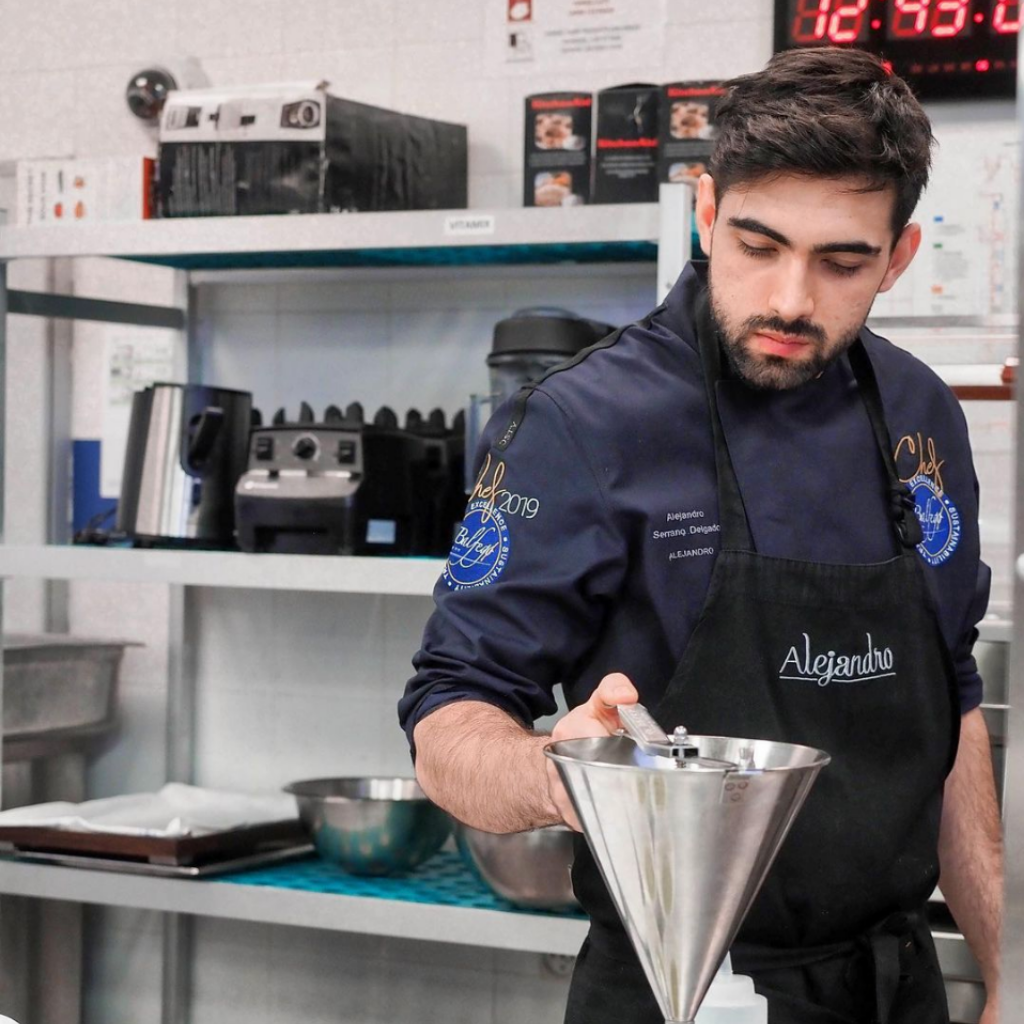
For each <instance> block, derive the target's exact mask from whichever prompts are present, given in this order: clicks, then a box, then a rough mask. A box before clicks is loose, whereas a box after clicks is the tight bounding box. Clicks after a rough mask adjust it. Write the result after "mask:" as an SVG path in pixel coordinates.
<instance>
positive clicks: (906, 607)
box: [566, 299, 960, 1024]
mask: <svg viewBox="0 0 1024 1024" xmlns="http://www.w3.org/2000/svg"><path fill="white" fill-rule="evenodd" d="M700 306H701V308H699V310H698V324H699V330H698V337H699V341H700V349H701V360H702V364H703V368H704V376H705V382H706V385H707V393H708V402H709V407H710V412H711V423H712V428H713V434H714V444H715V460H716V467H717V472H718V499H719V512H720V517H721V528H722V533H721V537H722V546H721V551H720V553H719V555H718V557H717V559H716V562H715V567H714V571H713V574H712V578H711V583H710V586H709V589H708V594H707V598H706V601H705V603H704V607H703V610H702V612H701V615H700V618H699V620H698V622H697V626H696V628H695V629H694V632H693V634H692V636H691V637H690V640H689V643H688V644H687V647H686V649H685V652H684V654H683V658H682V660H681V661H680V663H679V665H678V667H677V668H676V671H675V674H674V675H673V677H672V680H671V682H670V683H669V685H668V688H667V690H666V692H665V696H664V698H663V699H662V701H661V703H660V705H659V706H658V708H657V709H656V711H655V716H656V717H657V719H658V720H659V722H660V723H661V725H662V726H663V727H664V728H666V729H667V731H669V732H671V731H672V729H673V727H675V726H676V725H685V726H686V727H687V728H688V729H689V730H690V731H691V732H693V733H695V734H705V735H726V736H746V737H752V738H758V739H768V740H776V741H780V742H785V743H799V744H806V745H807V746H811V747H817V748H820V749H822V750H826V751H828V752H829V753H830V754H831V755H832V763H831V764H830V765H829V766H828V767H827V768H825V769H824V770H823V771H822V773H821V774H820V775H819V777H818V781H817V782H816V783H815V786H814V788H813V789H812V791H811V794H810V796H809V798H808V800H807V802H806V804H805V805H804V808H803V810H802V811H801V813H800V815H799V816H798V818H797V820H796V823H795V825H794V826H793V829H792V831H791V832H790V835H789V837H788V838H787V839H786V841H785V843H784V844H783V847H782V849H781V851H780V853H779V856H778V859H777V860H776V862H775V865H774V866H773V868H772V870H771V872H770V873H769V876H768V878H767V879H766V881H765V884H764V886H763V888H762V890H761V892H760V893H759V894H758V897H757V899H756V900H755V901H754V904H753V906H752V907H751V910H750V913H749V914H748V916H747V918H746V920H745V921H744V924H743V927H742V929H741V930H740V933H739V936H738V938H737V941H736V943H735V944H734V945H733V950H732V955H733V966H734V968H735V970H736V971H737V972H739V973H742V974H749V975H751V976H752V977H753V978H754V981H755V985H756V987H757V989H758V991H760V992H761V993H762V994H763V995H765V996H767V997H768V1001H769V1022H770V1024H947V1022H948V1019H949V1017H948V1010H947V1007H946V998H945V991H944V987H943V983H942V977H941V973H940V970H939V967H938V962H937V959H936V955H935V948H934V945H933V943H932V939H931V935H930V932H929V929H928V925H927V922H926V920H925V917H924V907H925V904H926V903H927V900H928V897H929V896H930V895H931V893H932V891H933V889H934V888H935V885H936V882H937V881H938V873H939V863H938V852H937V846H938V835H939V823H940V817H941V812H942V787H943V782H944V779H945V777H946V775H947V774H948V773H949V770H950V769H951V768H952V766H953V761H954V759H955V757H956V750H957V744H958V742H959V729H960V713H959V700H958V693H957V683H956V673H955V669H954V666H953V662H952V659H951V657H950V655H949V651H948V649H947V647H946V644H945V641H944V639H943V636H942V633H941V631H940V627H939V622H938V618H937V615H936V612H935V607H934V602H933V600H932V596H931V592H930V590H929V586H928V582H927V580H926V579H925V576H924V571H923V568H922V566H921V564H920V559H919V558H918V556H917V554H916V553H915V550H914V548H915V545H916V544H917V543H918V542H920V539H921V533H920V524H919V523H918V521H917V518H916V515H915V514H914V511H913V501H912V499H911V497H910V495H909V493H908V491H907V488H906V487H905V486H904V485H903V484H901V483H900V482H899V478H898V475H897V472H896V466H895V463H894V460H893V457H892V454H891V452H892V446H891V442H890V439H889V433H888V429H887V427H886V423H885V415H884V411H883V408H882V401H881V397H880V395H879V391H878V384H877V381H876V379H875V375H874V371H873V369H872V367H871V363H870V360H869V358H868V355H867V352H866V351H865V350H864V347H863V345H862V344H861V342H860V341H857V342H856V343H855V344H854V345H853V346H852V347H851V349H850V351H849V358H850V364H851V366H852V368H853V371H854V375H855V377H856V380H857V384H858V389H859V393H860V395H861V398H862V400H863V402H864V405H865V408H866V410H867V414H868V418H869V419H870V422H871V427H872V430H873V433H874V436H875V440H876V442H877V447H878V451H879V456H880V458H881V459H882V461H883V464H884V466H885V473H886V478H887V480H888V486H889V497H890V508H891V513H892V521H893V525H894V528H895V540H894V546H895V548H896V549H897V553H896V555H895V557H894V558H892V559H891V560H890V561H887V562H882V563H877V564H870V565H831V564H825V563H817V562H802V561H796V560H792V559H785V558H773V557H769V556H765V555H760V554H758V553H757V552H756V551H755V548H754V543H753V540H752V537H751V533H750V527H749V524H748V521H747V516H746V512H745V509H744V506H743V499H742V495H741V492H740V489H739V483H738V481H737V479H736V474H735V471H734V469H733V465H732V460H731V458H730V456H729V450H728V447H727V444H726V440H725V433H724V430H723V427H722V422H721V418H720V416H719V413H718V401H717V395H718V394H719V393H720V389H722V388H724V387H742V386H743V385H742V384H741V383H740V382H738V381H732V380H723V374H722V357H721V349H720V346H719V343H718V339H717V336H716V334H715V332H714V328H713V327H712V325H711V321H710V318H709V316H708V314H707V308H706V299H704V300H702V302H701V303H700ZM851 486H856V482H851ZM573 884H574V886H575V888H576V892H577V895H578V897H579V899H580V902H581V903H582V904H583V906H584V908H585V909H586V910H587V912H588V913H589V914H590V917H591V930H590V935H589V936H588V939H587V941H586V943H585V944H584V947H583V949H582V950H581V951H580V956H579V957H578V959H577V966H576V971H575V973H574V975H573V983H572V987H571V989H570V994H569V1005H568V1009H567V1013H566V1024H661V1021H662V1017H661V1014H660V1013H659V1011H658V1008H657V1004H656V1002H655V1000H654V997H653V995H652V993H651V991H650V988H649V986H648V984H647V981H646V979H645V977H644V975H643V972H642V969H641V967H640V965H639V962H638V960H637V958H636V955H635V953H634V952H633V947H632V945H631V943H630V942H629V939H628V938H627V936H626V934H625V931H624V930H623V928H622V925H621V922H620V921H619V918H618V914H617V912H616V911H615V908H614V905H613V904H612V902H611V898H610V896H609V895H608V892H607V890H606V888H605V886H604V883H603V882H602V880H601V878H600V875H599V873H598V870H597V867H596V865H595V863H594V860H593V857H592V856H591V854H590V850H589V848H588V847H587V846H586V843H585V842H582V841H581V842H579V843H578V844H577V859H576V864H575V866H574V869H573Z"/></svg>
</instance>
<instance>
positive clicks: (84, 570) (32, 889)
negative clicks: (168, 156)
mask: <svg viewBox="0 0 1024 1024" xmlns="http://www.w3.org/2000/svg"><path fill="white" fill-rule="evenodd" d="M690 209H691V203H690V192H689V189H688V188H686V187H685V186H663V191H662V196H661V202H660V203H658V204H639V205H638V204H633V205H624V206H600V207H579V208H572V209H554V210H542V209H510V210H495V211H488V210H466V211H441V212H433V211H428V212H410V213H386V214H359V215H357V216H355V215H353V216H344V215H311V216H302V217H253V218H202V219H188V220H176V221H150V222H143V223H132V224H105V225H104V224H101V225H93V226H82V225H78V226H74V227H60V228H31V229H25V228H17V227H0V414H2V412H3V401H4V396H5V374H4V368H5V355H6V318H7V314H9V313H17V314H26V315H37V316H43V317H52V318H69V319H86V320H97V321H105V322H115V323H129V324H137V325H145V326H160V327H167V328H171V329H174V330H179V331H181V332H182V337H183V340H184V343H185V346H186V348H187V359H186V360H185V361H186V362H187V365H188V378H189V379H190V380H198V379H200V372H199V368H200V355H199V352H198V340H197V338H196V337H195V325H194V323H193V320H192V317H191V315H190V311H191V308H192V306H193V302H194V291H195V289H194V285H195V282H197V281H200V280H201V281H203V282H207V281H210V280H223V281H225V282H229V281H232V280H240V279H244V277H245V275H247V274H253V273H255V274H260V273H261V272H264V271H267V272H271V273H285V274H287V275H289V276H291V275H293V274H304V273H305V274H310V273H313V274H319V273H322V272H325V271H326V272H333V271H335V270H337V269H338V268H362V270H360V271H359V272H360V273H363V272H371V271H372V272H374V273H376V272H378V271H380V270H388V268H416V269H414V270H412V271H411V273H414V274H420V273H428V274H435V273H436V274H439V275H444V274H445V273H451V272H452V268H470V267H474V266H479V267H486V266H496V265H500V266H503V267H516V266H524V265H533V266H536V265H545V266H550V267H552V269H557V268H558V267H579V266H580V265H585V264H592V263H603V264H610V263H615V264H621V263H649V264H651V263H654V262H655V261H657V264H658V266H657V291H658V295H659V296H661V295H663V294H664V293H665V292H666V291H667V290H668V288H669V287H670V286H671V284H672V283H673V282H674V281H675V278H676V276H677V275H678V273H679V271H680V270H681V268H682V266H683V264H684V263H685V262H686V260H687V259H688V258H689V254H690ZM83 256H102V257H111V258H116V259H124V260H129V261H137V262H141V263H147V264H153V265H159V266H164V267H168V268H172V269H173V270H175V271H176V272H177V280H176V284H175V294H176V296H178V298H179V300H180V301H178V302H177V303H176V304H175V306H173V307H158V306H147V305H141V304H136V303H115V302H104V301H99V300H95V299H89V298H84V297H80V296H76V295H63V294H49V293H29V292H23V291H13V290H10V289H8V288H7V283H6V281H7V278H6V265H7V264H8V263H9V262H11V261H13V260H19V259H46V260H52V261H62V262H63V261H66V260H68V259H72V258H76V257H83ZM407 272H409V271H407ZM3 455H4V446H3V438H2V435H0V499H2V481H3V477H2V469H3ZM66 468H67V467H63V469H64V470H66ZM50 475H51V478H56V479H60V478H61V475H62V467H57V471H56V472H55V473H54V472H51V474H50ZM63 475H64V476H65V477H66V473H64V474H63ZM0 508H2V500H0ZM2 525H3V524H2V521H0V541H2V538H3V532H2ZM63 540H65V538H62V537H59V536H51V537H50V538H49V541H50V542H49V543H47V544H45V545H37V546H7V545H3V544H2V543H0V579H3V578H11V577H26V578H34V579H44V580H50V581H71V580H85V579H104V580H120V581H129V582H143V581H144V582H153V583H164V584H168V585H169V586H170V588H171V591H170V593H171V613H170V614H171V622H170V652H169V664H168V680H169V682H168V722H169V726H168V735H167V773H166V774H167V778H168V779H169V780H176V781H190V779H191V775H192V763H193V753H194V751H193V746H194V744H193V722H194V709H195V693H194V679H193V675H192V672H191V666H190V664H189V644H188V635H189V631H190V627H191V619H190V613H189V607H190V602H189V600H188V594H189V592H190V590H191V588H195V587H246V588H263V589H280V590H293V591H294V590H304V591H319V592H329V593H366V594H388V595H417V596H418V595H429V594H430V593H431V591H432V588H433V584H434V582H435V581H436V579H437V576H438V574H439V572H440V569H441V563H440V562H439V561H437V560H432V559H407V560H399V559H368V558H317V557H306V556H252V555H243V554H239V553H228V552H202V551H194V552H174V551H134V550H118V549H110V548H100V549H90V548H81V547H70V546H67V545H66V544H62V543H60V542H61V541H63ZM2 621H3V619H2V592H0V626H2ZM0 671H2V665H0ZM0 681H2V676H0ZM0 693H2V688H0ZM0 700H2V697H0ZM0 712H2V703H0ZM0 895H16V896H24V897H34V898H40V899H44V900H49V901H54V900H56V901H69V902H71V903H74V904H82V903H94V904H101V905H108V906H122V907H138V908H146V909H150V910H156V911H163V912H165V913H166V918H165V920H166V927H165V936H164V981H163V999H162V1021H163V1024H186V1022H187V1021H188V1019H189V1007H188V1001H187V992H188V986H189V978H188V973H189V950H190V928H189V921H190V920H191V918H190V917H189V915H209V916H214V917H231V918H237V919H242V920H250V921H264V922H273V923H278V924H291V925H298V926H307V927H322V928H331V929H338V930H342V931H363V932H367V933H371V934H378V935H403V936H406V937H409V936H412V937H414V938H420V939H423V940H424V941H444V942H455V943H463V942H464V943H469V944H474V945H483V946H490V947H495V948H500V949H515V950H524V951H535V952H549V953H564V954H574V953H575V952H576V951H577V950H578V948H579V944H580V942H581V941H582V937H583V934H584V933H585V925H584V924H583V922H581V921H579V920H572V919H564V920H563V919H559V918H553V917H541V916H532V917H531V916H530V915H523V914H511V913H503V912H499V911H487V910H479V909H463V908H452V907H438V906H433V905H417V904H411V903H397V902H394V901H388V900H375V899H364V898H354V897H346V896H334V895H320V894H316V893H297V892H291V891H277V890H274V889H267V888H259V887H255V886H252V887H249V886H244V885H219V886H218V885H215V884H214V883H212V882H195V881H193V880H177V879H157V878H141V877H138V876H134V875H123V874H115V873H105V872H100V871H91V870H84V869H77V868H66V867H58V866H53V865H38V864H27V863H14V862H0ZM62 1024H64V1022H63V1021H62Z"/></svg>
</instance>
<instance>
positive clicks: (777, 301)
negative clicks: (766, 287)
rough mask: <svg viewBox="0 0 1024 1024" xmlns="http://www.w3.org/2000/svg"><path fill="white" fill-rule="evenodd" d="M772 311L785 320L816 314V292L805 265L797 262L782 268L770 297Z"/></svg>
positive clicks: (807, 317) (808, 317) (801, 318)
mask: <svg viewBox="0 0 1024 1024" xmlns="http://www.w3.org/2000/svg"><path fill="white" fill-rule="evenodd" d="M769 303H770V305H771V310H772V313H773V314H774V315H775V316H778V317H780V318H781V319H783V320H804V319H810V318H811V317H812V316H813V315H814V292H813V289H812V286H811V281H810V278H809V275H808V273H807V270H806V268H805V267H803V266H801V265H800V264H798V263H797V262H795V261H794V262H793V263H791V264H789V265H788V266H786V267H784V268H781V269H780V276H779V277H778V278H777V279H776V281H775V286H774V288H773V289H772V294H771V296H770V297H769Z"/></svg>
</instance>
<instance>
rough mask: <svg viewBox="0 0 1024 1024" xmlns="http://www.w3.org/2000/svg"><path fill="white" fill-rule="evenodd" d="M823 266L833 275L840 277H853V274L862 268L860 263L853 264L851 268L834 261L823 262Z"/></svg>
mask: <svg viewBox="0 0 1024 1024" xmlns="http://www.w3.org/2000/svg"><path fill="white" fill-rule="evenodd" d="M825 266H826V267H828V269H829V270H830V271H832V273H833V274H838V275H839V276H840V277H853V275H854V274H856V273H857V272H858V271H859V270H861V269H862V268H863V264H860V263H855V264H854V265H853V266H852V267H851V266H848V265H847V264H845V263H836V262H835V260H825Z"/></svg>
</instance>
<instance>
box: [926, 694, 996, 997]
mask: <svg viewBox="0 0 1024 1024" xmlns="http://www.w3.org/2000/svg"><path fill="white" fill-rule="evenodd" d="M939 862H940V867H941V872H942V877H941V880H940V883H939V884H940V886H941V888H942V894H943V896H944V897H945V899H946V903H947V904H948V906H949V909H950V911H951V912H952V914H953V917H954V919H955V920H956V923H957V925H958V926H959V927H960V930H961V931H962V932H963V934H964V938H965V939H967V943H968V945H969V946H970V948H971V952H972V953H974V956H975V959H976V960H977V961H978V964H979V966H980V967H981V970H982V975H983V976H984V979H985V984H986V986H987V988H988V993H989V997H990V998H995V997H996V995H997V987H998V980H999V935H1000V927H1001V924H1002V912H1003V848H1002V829H1001V826H1000V820H999V806H998V803H997V802H996V790H995V780H994V778H993V775H992V755H991V746H990V743H989V736H988V729H987V728H986V726H985V719H984V718H983V716H982V713H981V711H980V710H977V709H976V710H974V711H970V712H968V713H967V714H966V715H964V717H963V720H962V723H961V733H960V751H959V753H958V754H957V759H956V765H955V766H954V768H953V771H952V772H951V773H950V776H949V778H948V779H947V780H946V792H945V798H944V801H943V810H942V830H941V834H940V837H939Z"/></svg>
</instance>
